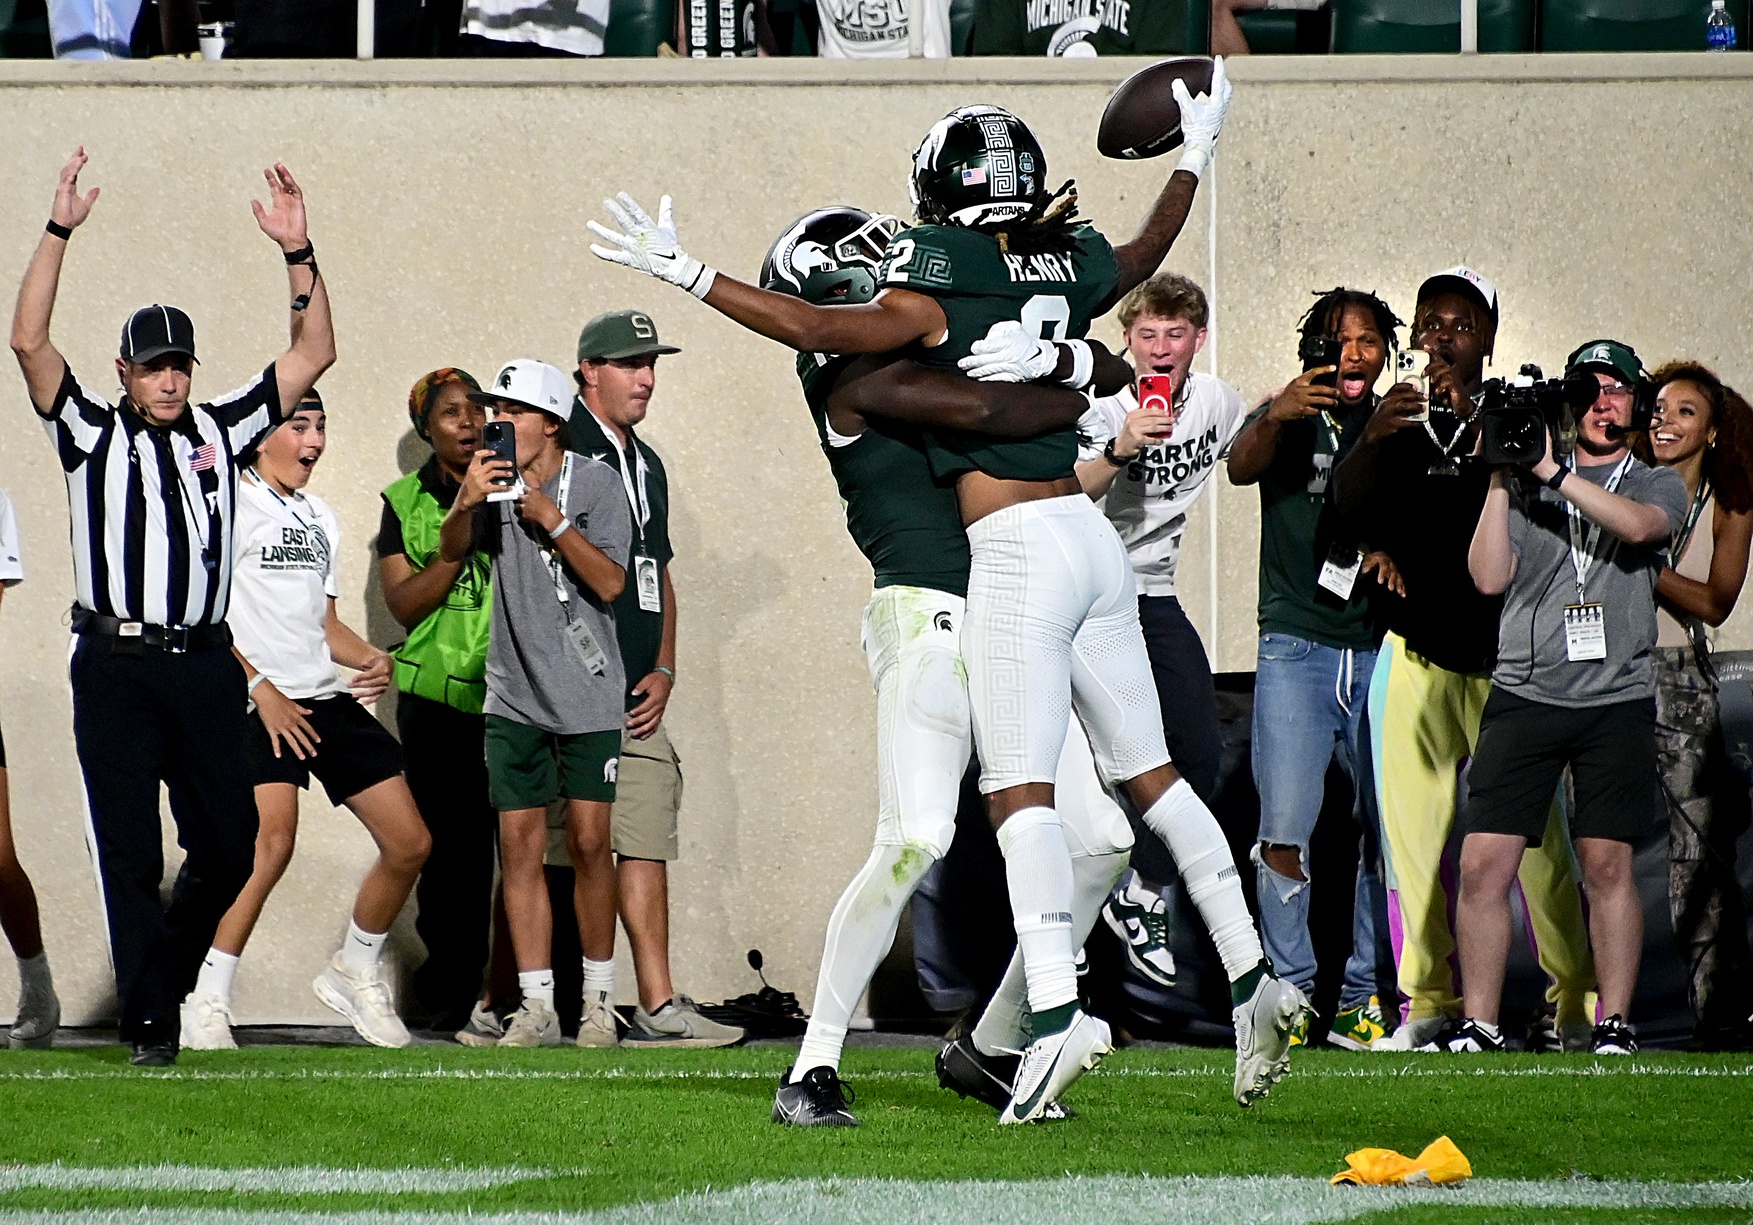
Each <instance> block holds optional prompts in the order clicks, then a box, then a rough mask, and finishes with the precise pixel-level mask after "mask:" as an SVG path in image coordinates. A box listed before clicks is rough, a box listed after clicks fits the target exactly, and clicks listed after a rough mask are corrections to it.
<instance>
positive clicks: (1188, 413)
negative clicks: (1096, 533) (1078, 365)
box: [1077, 372, 1248, 596]
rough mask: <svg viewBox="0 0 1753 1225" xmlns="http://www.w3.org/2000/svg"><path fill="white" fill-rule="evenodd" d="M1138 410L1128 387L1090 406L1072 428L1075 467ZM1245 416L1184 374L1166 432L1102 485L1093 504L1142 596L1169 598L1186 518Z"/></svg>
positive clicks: (1202, 377) (1199, 378) (1236, 401)
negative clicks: (1176, 412) (1120, 546)
mask: <svg viewBox="0 0 1753 1225" xmlns="http://www.w3.org/2000/svg"><path fill="white" fill-rule="evenodd" d="M1137 407H1138V396H1137V394H1136V393H1135V392H1134V391H1133V389H1132V388H1130V387H1127V388H1124V389H1123V390H1122V391H1121V392H1120V394H1119V395H1113V396H1104V397H1102V398H1101V399H1098V400H1096V401H1094V402H1093V403H1092V404H1091V405H1090V408H1089V411H1087V412H1085V413H1084V415H1083V417H1082V418H1081V419H1080V420H1079V421H1078V423H1077V433H1078V443H1079V445H1078V455H1077V457H1078V459H1079V461H1085V460H1092V459H1098V458H1100V456H1101V454H1102V448H1103V447H1105V446H1107V444H1108V442H1109V440H1110V439H1113V438H1117V437H1119V435H1120V429H1121V427H1122V426H1123V425H1124V424H1125V423H1126V414H1127V413H1130V412H1131V411H1132V410H1133V409H1135V408H1137ZM1247 415H1248V408H1247V405H1246V404H1244V403H1243V401H1242V397H1241V393H1240V392H1238V391H1237V390H1236V389H1235V388H1234V387H1231V386H1230V385H1229V384H1228V383H1226V382H1224V381H1223V380H1222V379H1219V378H1214V377H1213V376H1211V375H1209V374H1199V373H1197V372H1195V373H1193V374H1191V375H1190V376H1189V377H1188V380H1187V385H1186V391H1185V394H1184V395H1183V397H1182V400H1181V415H1180V417H1179V418H1177V419H1176V421H1175V428H1174V430H1173V432H1171V433H1170V434H1169V436H1168V437H1167V438H1165V439H1163V440H1162V441H1161V442H1153V443H1151V444H1150V445H1148V446H1146V447H1145V448H1144V450H1142V451H1140V452H1139V453H1138V456H1137V458H1135V459H1133V460H1131V461H1130V462H1128V463H1127V465H1126V466H1125V467H1124V468H1122V469H1120V471H1119V473H1118V475H1116V476H1115V477H1114V483H1113V484H1112V485H1110V486H1108V492H1107V494H1106V496H1104V497H1103V498H1102V500H1101V501H1100V502H1099V503H1098V505H1099V506H1100V507H1101V508H1102V513H1103V514H1105V515H1107V516H1108V522H1110V523H1112V524H1113V525H1114V530H1115V531H1117V532H1119V533H1120V539H1121V540H1122V541H1123V542H1124V543H1125V545H1126V554H1127V556H1128V557H1130V558H1131V560H1132V572H1133V574H1134V575H1136V576H1137V578H1138V590H1139V593H1140V594H1141V595H1152V596H1172V595H1174V594H1175V568H1176V567H1177V566H1178V565H1179V564H1180V561H1181V537H1182V535H1183V534H1185V532H1186V531H1187V512H1188V511H1189V510H1191V509H1192V507H1193V503H1195V502H1197V501H1198V500H1199V495H1200V494H1202V493H1204V492H1205V486H1206V483H1207V478H1209V477H1210V476H1211V474H1212V472H1213V470H1215V469H1216V467H1217V465H1218V462H1219V461H1220V460H1222V459H1223V458H1224V457H1225V456H1227V455H1228V454H1229V451H1230V443H1232V442H1234V441H1235V438H1236V435H1237V434H1238V433H1240V432H1241V429H1242V421H1243V420H1244V419H1245V418H1246V417H1247Z"/></svg>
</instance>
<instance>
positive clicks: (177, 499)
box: [43, 365, 281, 626]
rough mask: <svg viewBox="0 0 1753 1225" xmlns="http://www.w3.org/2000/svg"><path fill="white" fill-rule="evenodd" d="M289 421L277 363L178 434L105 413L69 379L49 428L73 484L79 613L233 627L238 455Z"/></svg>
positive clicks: (110, 410)
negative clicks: (229, 610)
mask: <svg viewBox="0 0 1753 1225" xmlns="http://www.w3.org/2000/svg"><path fill="white" fill-rule="evenodd" d="M280 420H281V414H280V387H279V383H278V382H277V381H276V379H275V377H274V367H273V366H272V365H270V366H269V367H268V368H267V369H266V370H264V371H262V373H261V374H259V375H257V376H256V377H255V378H254V379H252V380H251V381H250V382H249V383H247V384H246V385H244V386H243V387H240V388H238V389H237V390H236V391H234V392H232V393H231V394H230V395H227V396H222V397H221V398H219V399H218V400H215V401H213V402H212V403H209V404H191V405H190V406H189V407H188V409H187V410H186V411H185V412H184V413H183V415H182V416H181V417H180V418H178V419H177V421H176V423H175V424H174V425H170V426H155V425H149V424H148V423H147V422H146V421H145V419H144V418H142V417H141V415H140V414H139V413H137V412H134V411H133V410H132V409H125V408H122V407H121V406H119V405H111V404H108V403H105V402H104V401H103V400H102V399H100V398H99V397H97V396H95V395H93V394H92V393H91V392H90V391H89V390H87V389H86V388H85V387H84V386H83V385H82V384H81V383H80V382H79V380H78V379H76V378H74V377H73V371H72V370H71V369H68V370H67V371H66V372H65V373H64V374H63V375H62V376H61V387H60V390H59V391H57V392H56V393H55V403H54V407H53V408H51V409H50V410H49V411H48V412H47V413H46V414H43V428H44V429H46V430H47V431H48V433H49V439H50V441H51V442H53V443H54V444H55V450H56V452H57V454H58V455H59V456H60V459H61V469H62V471H63V472H65V473H66V476H67V508H68V510H69V512H70V513H71V516H72V529H71V533H70V534H71V536H72V541H73V582H74V590H75V595H76V597H77V600H78V603H79V606H80V607H81V608H86V609H89V610H91V611H92V612H96V613H102V614H104V615H105V616H110V617H119V618H121V619H122V620H124V621H144V622H146V623H147V624H149V625H167V626H182V625H188V626H194V625H217V624H218V623H219V622H221V621H223V620H225V611H226V606H227V604H228V603H229V601H230V597H231V566H232V559H231V530H232V506H233V503H234V501H235V498H236V494H237V460H236V457H237V456H238V455H240V454H244V453H246V452H248V451H250V450H251V449H253V448H254V447H255V446H256V445H257V444H258V443H260V442H261V440H262V439H263V438H265V437H266V436H267V435H268V433H269V431H271V430H272V429H273V428H274V427H275V426H276V425H278V424H279V423H280Z"/></svg>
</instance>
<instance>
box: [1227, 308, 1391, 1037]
mask: <svg viewBox="0 0 1753 1225" xmlns="http://www.w3.org/2000/svg"><path fill="white" fill-rule="evenodd" d="M1399 323H1400V320H1399V319H1398V318H1396V317H1395V315H1394V312H1393V311H1392V310H1390V309H1388V304H1387V303H1385V302H1383V301H1382V300H1381V299H1380V298H1378V297H1376V296H1375V295H1374V294H1368V293H1362V292H1360V291H1358V290H1354V289H1335V290H1332V291H1331V292H1329V293H1326V294H1323V295H1321V297H1320V298H1319V300H1317V301H1316V303H1315V305H1314V306H1313V307H1312V308H1311V309H1310V311H1309V313H1308V314H1307V315H1305V316H1304V317H1303V322H1302V334H1303V346H1304V348H1305V349H1306V348H1307V347H1308V346H1309V344H1310V342H1312V341H1315V340H1320V339H1326V340H1328V341H1333V342H1337V344H1338V353H1339V357H1338V364H1337V365H1336V366H1317V367H1315V368H1313V369H1310V370H1305V371H1304V372H1303V373H1302V374H1300V375H1298V376H1297V377H1296V378H1295V379H1293V380H1292V381H1291V382H1290V384H1289V385H1288V386H1286V387H1285V388H1284V389H1283V390H1282V391H1280V392H1279V393H1278V394H1277V395H1276V396H1274V397H1273V398H1272V399H1271V400H1270V401H1269V402H1267V403H1265V404H1263V405H1261V406H1260V407H1259V408H1257V409H1255V411H1254V413H1253V415H1252V416H1251V417H1249V418H1248V424H1247V425H1246V426H1245V427H1244V428H1243V430H1242V432H1241V434H1240V435H1238V436H1237V438H1236V441H1235V443H1234V444H1233V446H1232V447H1231V450H1230V457H1229V476H1230V480H1232V481H1234V482H1235V483H1236V484H1238V485H1252V484H1258V485H1259V486H1260V662H1259V672H1258V675H1257V679H1256V681H1255V688H1254V739H1253V757H1254V783H1255V786H1256V787H1257V788H1258V790H1259V792H1260V838H1259V842H1258V843H1257V844H1256V846H1255V848H1254V863H1255V864H1256V866H1257V869H1258V875H1259V905H1260V928H1261V931H1262V932H1263V933H1264V937H1265V939H1264V943H1265V945H1266V955H1267V956H1268V957H1269V958H1271V959H1272V964H1273V966H1274V967H1276V968H1277V970H1278V971H1279V972H1280V973H1281V974H1283V975H1284V976H1285V978H1286V979H1288V980H1289V981H1290V982H1292V983H1294V984H1295V985H1296V986H1298V987H1299V988H1301V989H1302V991H1303V993H1304V994H1305V995H1312V994H1313V992H1314V985H1315V948H1314V944H1313V942H1312V940H1311V937H1310V934H1309V839H1310V837H1311V835H1312V834H1313V833H1314V829H1315V822H1316V820H1317V818H1319V816H1320V815H1321V805H1322V798H1323V788H1324V785H1325V780H1326V776H1327V768H1328V766H1329V765H1330V764H1331V763H1332V762H1334V761H1338V763H1339V765H1340V767H1341V768H1342V769H1343V770H1344V771H1345V772H1346V773H1347V774H1348V775H1349V776H1350V777H1351V781H1352V784H1353V786H1354V788H1355V790H1356V794H1357V796H1358V803H1357V804H1356V805H1354V809H1353V811H1354V814H1355V815H1357V816H1358V820H1359V824H1360V825H1361V826H1362V829H1363V856H1362V859H1361V861H1360V862H1359V864H1358V870H1357V881H1356V889H1355V901H1354V904H1353V918H1352V948H1351V959H1350V960H1349V961H1348V962H1347V964H1346V967H1345V982H1344V986H1343V987H1342V989H1341V991H1340V995H1339V1009H1340V1012H1341V1014H1344V1013H1346V1012H1348V1011H1351V1010H1353V1009H1360V1008H1364V1007H1367V1006H1368V1004H1369V1001H1370V999H1371V997H1373V996H1376V995H1377V994H1378V992H1377V985H1376V967H1377V965H1379V964H1382V962H1384V961H1385V960H1386V958H1385V957H1383V956H1382V955H1381V954H1380V946H1381V943H1382V941H1383V939H1384V937H1385V935H1386V926H1387V924H1386V913H1385V912H1386V899H1385V897H1384V896H1383V893H1382V884H1381V878H1380V876H1379V874H1378V870H1377V868H1376V864H1375V858H1376V851H1375V841H1376V837H1375V830H1374V829H1373V826H1374V824H1375V822H1374V820H1373V818H1372V819H1365V818H1364V816H1363V813H1364V812H1365V810H1366V805H1365V803H1364V800H1365V797H1366V795H1367V793H1368V791H1369V776H1368V771H1367V770H1366V769H1365V768H1364V763H1365V761H1366V758H1365V756H1364V754H1363V753H1362V751H1361V743H1360V742H1361V737H1362V734H1363V716H1364V695H1365V694H1366V693H1367V692H1368V691H1369V683H1370V673H1371V670H1372V669H1373V668H1374V666H1375V660H1376V630H1375V622H1374V618H1373V617H1372V614H1371V609H1370V601H1369V597H1368V592H1367V589H1366V588H1367V585H1363V584H1360V576H1361V575H1362V574H1365V573H1374V574H1375V575H1376V576H1377V582H1379V583H1382V584H1389V583H1390V582H1391V581H1392V580H1393V575H1392V572H1391V569H1390V568H1389V567H1386V566H1384V565H1383V562H1382V555H1381V554H1380V553H1371V554H1369V555H1368V556H1367V557H1366V556H1365V550H1364V548H1363V547H1362V546H1361V545H1360V543H1359V537H1358V533H1357V530H1356V528H1355V526H1354V525H1352V524H1350V523H1348V522H1347V521H1345V519H1344V518H1343V517H1342V516H1341V515H1339V514H1338V513H1337V508H1335V507H1334V506H1332V505H1331V502H1332V499H1331V496H1330V494H1329V491H1328V488H1327V485H1328V478H1329V476H1330V475H1331V473H1332V471H1333V466H1334V464H1336V463H1338V462H1339V461H1340V460H1343V459H1344V458H1345V456H1346V454H1347V453H1348V452H1349V451H1350V450H1351V448H1352V446H1353V445H1354V444H1355V443H1356V442H1357V440H1358V438H1359V437H1360V436H1361V435H1362V433H1363V428H1364V424H1365V422H1367V421H1368V420H1369V418H1370V414H1371V413H1372V412H1374V411H1375V407H1376V396H1375V394H1374V391H1373V390H1372V389H1373V388H1374V387H1375V384H1376V380H1377V379H1378V378H1379V377H1380V376H1381V373H1382V367H1383V365H1384V364H1385V363H1386V361H1387V357H1388V351H1389V349H1390V347H1392V345H1393V344H1394V338H1395V329H1396V328H1397V327H1398V326H1399ZM1328 379H1331V380H1332V382H1333V384H1335V385H1329V386H1324V385H1323V382H1324V381H1325V380H1328ZM1318 380H1320V381H1318ZM1303 1030H1304V1032H1303V1033H1301V1034H1299V1035H1298V1040H1305V1041H1306V1038H1307V1033H1306V1030H1307V1021H1306V1020H1305V1021H1304V1026H1303Z"/></svg>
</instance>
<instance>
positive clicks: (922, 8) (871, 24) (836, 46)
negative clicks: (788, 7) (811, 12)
mask: <svg viewBox="0 0 1753 1225" xmlns="http://www.w3.org/2000/svg"><path fill="white" fill-rule="evenodd" d="M815 5H816V18H817V21H818V22H819V24H820V27H821V29H820V32H819V34H818V35H817V42H816V46H817V53H818V54H820V55H821V56H823V57H824V58H827V59H858V60H865V59H906V58H907V57H908V56H909V55H911V54H913V51H912V50H911V37H912V29H911V25H910V22H911V21H912V18H913V15H914V14H915V13H918V14H920V17H921V22H920V24H921V26H922V29H921V31H920V34H921V36H922V37H921V39H920V44H919V46H920V50H919V52H918V54H920V55H923V56H925V58H927V59H934V60H941V59H948V58H949V57H950V5H949V0H815Z"/></svg>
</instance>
